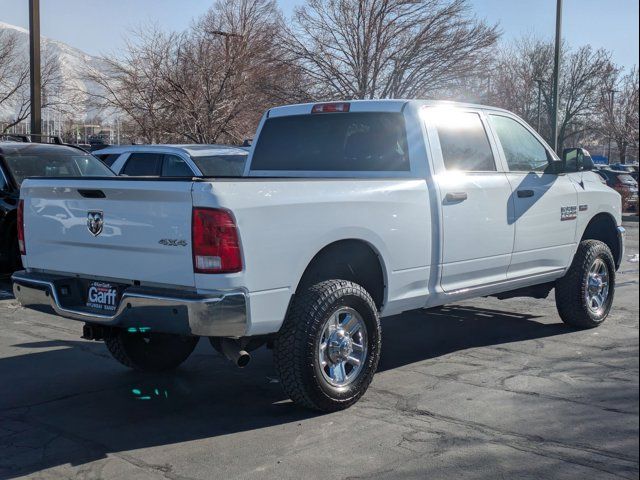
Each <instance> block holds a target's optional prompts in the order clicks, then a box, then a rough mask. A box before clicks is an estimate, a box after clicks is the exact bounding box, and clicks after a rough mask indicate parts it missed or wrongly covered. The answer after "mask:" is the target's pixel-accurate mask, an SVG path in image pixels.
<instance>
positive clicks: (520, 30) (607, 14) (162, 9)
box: [0, 0, 639, 66]
mask: <svg viewBox="0 0 640 480" xmlns="http://www.w3.org/2000/svg"><path fill="white" fill-rule="evenodd" d="M470 1H471V5H472V7H473V9H474V11H475V13H476V15H477V16H478V17H480V18H484V19H486V20H487V21H488V22H490V23H494V22H499V23H500V25H501V28H502V30H503V32H504V38H507V39H509V38H513V37H519V36H521V35H523V34H534V35H537V36H540V37H543V38H550V39H551V38H553V35H554V29H555V4H556V1H555V0H470ZM278 3H279V4H280V6H281V7H282V9H283V11H284V12H285V14H290V13H291V12H292V10H293V7H294V6H295V5H301V4H303V3H304V0H278ZM40 4H41V16H42V20H41V21H42V24H41V28H42V34H43V35H45V36H47V37H50V38H53V39H56V40H61V41H63V42H65V43H68V44H70V45H72V46H75V47H78V48H81V49H82V50H84V51H86V52H87V53H90V54H100V53H112V52H117V50H118V48H119V47H121V46H122V44H123V38H124V36H125V35H126V33H127V30H128V29H129V28H131V26H135V25H137V24H140V23H144V22H148V21H153V22H157V23H158V24H160V25H161V26H163V27H166V28H167V29H172V30H181V29H184V28H185V27H187V26H188V25H189V23H190V22H191V20H192V19H193V18H194V17H197V16H199V15H200V14H202V13H203V12H205V11H206V10H207V9H208V8H209V7H210V6H211V5H212V4H213V0H40ZM638 4H639V2H638V0H564V22H563V28H564V35H563V36H564V37H565V39H566V40H568V41H569V43H570V44H572V45H582V44H586V43H591V44H592V45H593V46H594V47H605V48H607V49H609V50H611V51H612V52H613V57H614V61H615V62H616V63H618V64H619V65H622V66H631V65H634V64H637V63H638ZM27 5H28V0H0V21H2V22H6V23H10V24H13V25H18V26H21V27H25V28H26V27H28V23H29V17H28V12H27Z"/></svg>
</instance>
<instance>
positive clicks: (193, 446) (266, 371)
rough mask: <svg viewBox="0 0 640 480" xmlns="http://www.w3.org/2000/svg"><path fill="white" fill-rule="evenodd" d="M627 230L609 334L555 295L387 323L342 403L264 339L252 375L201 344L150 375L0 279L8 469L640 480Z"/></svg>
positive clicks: (0, 418) (632, 271)
mask: <svg viewBox="0 0 640 480" xmlns="http://www.w3.org/2000/svg"><path fill="white" fill-rule="evenodd" d="M627 227H628V230H629V238H628V245H627V258H626V259H625V261H624V263H623V265H622V268H621V272H620V274H619V276H618V290H617V296H616V299H615V306H614V309H613V312H612V314H611V316H610V317H609V319H608V320H607V322H606V323H605V324H604V325H603V326H602V327H600V328H599V329H596V330H589V331H575V330H572V329H570V328H567V327H565V326H564V325H563V324H562V323H561V322H560V320H559V317H558V315H557V313H556V310H555V306H554V302H553V299H552V298H549V299H547V300H528V299H526V300H525V299H513V300H506V301H499V300H495V299H479V300H473V301H469V302H463V303H460V304H456V305H451V306H447V307H444V308H439V309H435V310H429V311H419V312H412V313H407V314H404V315H400V316H397V317H392V318H387V319H385V320H384V321H383V332H384V333H383V353H382V360H381V364H380V368H379V372H378V374H377V375H376V377H375V379H374V381H373V384H372V386H371V388H370V389H369V392H368V393H367V394H366V395H365V397H364V398H363V399H362V400H361V401H360V402H359V403H358V404H357V405H356V406H355V407H353V408H351V409H349V410H347V411H344V412H339V413H334V414H328V415H321V414H314V413H310V412H307V411H304V410H301V409H298V408H296V407H294V406H293V405H292V404H291V402H290V401H288V400H287V399H286V397H285V396H284V395H283V394H282V392H281V390H280V386H279V385H278V382H277V380H276V379H275V373H274V371H273V365H272V361H271V355H270V352H268V351H266V350H264V349H262V350H260V351H258V352H255V354H254V360H253V361H252V363H251V364H250V365H249V367H247V368H246V369H244V370H239V369H236V368H235V367H233V366H232V365H231V364H230V363H229V362H228V361H227V360H225V359H223V358H222V357H220V356H219V355H218V354H217V353H215V352H214V351H213V350H212V349H211V348H210V346H209V344H208V342H205V341H201V342H200V344H199V346H198V348H197V350H196V352H195V353H194V355H192V356H191V358H190V359H189V360H188V361H187V362H186V363H185V364H184V365H183V367H182V368H180V369H179V370H178V371H177V372H175V373H174V374H171V375H143V374H138V373H135V372H131V371H128V370H126V369H125V368H124V367H121V366H120V365H119V364H117V363H116V362H115V361H114V360H112V359H111V357H110V355H109V354H108V352H107V350H106V348H105V347H104V345H103V344H102V343H99V342H89V341H84V340H81V339H80V338H79V337H80V335H81V324H79V323H76V322H72V321H67V320H62V319H58V318H55V317H52V316H49V315H46V314H41V313H36V312H31V311H25V310H24V309H22V308H20V307H19V306H18V305H17V303H16V302H15V300H13V297H12V296H11V295H10V294H9V293H6V291H7V290H8V289H9V287H8V284H7V283H6V281H5V282H4V283H3V282H0V328H1V332H2V333H0V478H2V479H8V478H19V477H25V478H27V477H28V478H35V477H37V478H51V479H54V478H56V479H57V478H83V479H84V478H86V479H98V478H128V479H160V478H167V479H209V478H224V479H231V478H242V479H244V478H256V479H269V478H274V479H288V478H291V479H301V478H323V479H334V478H349V479H356V478H376V479H377V478H416V479H417V478H455V479H463V478H464V479H479V478H531V479H539V478H563V479H564V478H580V479H584V478H598V479H607V478H638V473H639V469H638V263H636V262H637V254H638V224H637V223H630V224H628V225H627ZM634 255H636V262H633V261H631V260H632V259H633V256H634ZM3 291H4V292H3Z"/></svg>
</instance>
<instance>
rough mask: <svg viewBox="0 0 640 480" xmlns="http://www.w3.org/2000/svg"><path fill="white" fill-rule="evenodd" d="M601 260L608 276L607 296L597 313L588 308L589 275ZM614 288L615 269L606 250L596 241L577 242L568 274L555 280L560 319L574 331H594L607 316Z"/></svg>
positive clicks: (609, 252) (608, 251)
mask: <svg viewBox="0 0 640 480" xmlns="http://www.w3.org/2000/svg"><path fill="white" fill-rule="evenodd" d="M597 261H601V262H602V263H603V264H604V266H605V267H606V271H607V274H608V282H607V283H608V287H609V290H608V294H607V297H606V300H605V301H604V302H602V307H601V308H600V309H598V310H597V311H594V309H593V308H590V307H589V301H588V299H587V295H588V293H589V272H590V269H591V268H592V267H593V266H594V264H595V263H596V262H597ZM615 286H616V267H615V261H614V259H613V255H612V254H611V250H610V249H609V247H608V246H607V245H606V244H605V243H603V242H599V241H597V240H585V241H583V242H580V245H579V246H578V251H577V252H576V255H575V257H574V259H573V263H572V264H571V267H570V268H569V271H568V272H567V273H566V275H565V276H564V277H562V278H561V279H559V280H557V281H556V306H557V307H558V313H559V314H560V318H562V321H563V322H564V323H566V324H567V325H571V326H573V327H577V328H594V327H597V326H599V325H600V324H602V322H604V321H605V319H606V318H607V316H608V315H609V311H610V310H611V305H612V304H613V297H614V294H615Z"/></svg>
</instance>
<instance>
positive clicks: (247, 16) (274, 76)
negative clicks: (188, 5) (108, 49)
mask: <svg viewBox="0 0 640 480" xmlns="http://www.w3.org/2000/svg"><path fill="white" fill-rule="evenodd" d="M280 22H281V19H280V13H279V11H278V9H277V7H276V4H275V2H274V0H219V1H218V2H216V3H215V4H214V6H213V7H212V8H211V9H210V10H209V12H208V13H207V14H206V15H204V16H203V17H202V18H200V19H199V20H198V21H196V22H195V23H194V24H193V25H192V26H191V27H190V28H189V29H188V30H187V31H185V32H182V33H163V32H161V31H160V30H159V29H158V28H155V27H146V28H143V29H141V31H139V32H138V35H137V38H136V40H135V41H133V42H130V43H129V45H128V48H127V54H126V56H125V57H124V58H106V59H105V62H106V64H107V65H108V68H107V71H106V75H105V72H104V71H101V72H92V73H90V79H91V80H92V81H93V82H95V83H96V84H98V85H99V86H100V87H101V88H100V92H99V93H96V94H94V95H93V100H94V102H96V103H97V104H98V105H99V106H101V107H103V108H105V109H114V110H117V111H121V112H124V113H125V114H126V116H127V117H128V118H129V119H131V121H132V122H133V123H134V124H135V125H136V129H137V131H138V133H139V136H140V137H141V139H142V140H144V141H146V142H151V143H155V142H166V141H173V140H179V141H185V140H186V141H190V142H197V143H213V142H220V141H224V142H232V143H237V142H240V141H242V140H243V139H244V138H247V137H249V136H251V135H252V134H253V132H254V131H255V127H256V124H257V122H258V120H259V118H260V115H261V113H262V111H263V110H264V109H265V108H268V107H269V106H271V105H272V104H274V103H280V102H282V101H283V100H284V98H285V97H286V99H287V100H289V99H291V98H292V96H293V95H295V92H296V91H299V90H300V87H299V86H298V85H297V83H296V82H299V79H300V75H299V74H297V73H296V67H295V66H292V65H290V64H288V63H285V62H283V61H282V60H280V57H281V56H282V54H281V53H280V51H279V46H278V41H277V30H278V28H279V26H280Z"/></svg>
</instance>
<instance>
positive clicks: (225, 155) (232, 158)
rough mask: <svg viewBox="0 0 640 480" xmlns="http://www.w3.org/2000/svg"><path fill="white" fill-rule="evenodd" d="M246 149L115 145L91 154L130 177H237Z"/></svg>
mask: <svg viewBox="0 0 640 480" xmlns="http://www.w3.org/2000/svg"><path fill="white" fill-rule="evenodd" d="M248 154H249V149H248V148H245V147H232V146H227V145H117V146H110V147H106V148H102V149H100V150H98V151H96V152H93V155H94V156H95V157H98V158H99V159H100V160H102V162H103V163H104V164H105V165H106V166H107V167H109V168H111V170H113V171H114V172H115V173H116V174H118V175H126V176H129V177H189V178H192V177H237V176H239V175H242V172H243V171H244V168H245V164H246V161H247V156H248Z"/></svg>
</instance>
